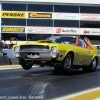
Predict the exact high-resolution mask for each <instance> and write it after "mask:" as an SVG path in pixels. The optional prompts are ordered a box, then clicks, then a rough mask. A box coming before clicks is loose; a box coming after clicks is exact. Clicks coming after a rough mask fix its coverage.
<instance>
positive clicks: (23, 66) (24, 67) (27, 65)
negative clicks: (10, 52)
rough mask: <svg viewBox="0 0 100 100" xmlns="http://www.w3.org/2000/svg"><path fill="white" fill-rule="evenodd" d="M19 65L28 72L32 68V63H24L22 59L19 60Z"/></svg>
mask: <svg viewBox="0 0 100 100" xmlns="http://www.w3.org/2000/svg"><path fill="white" fill-rule="evenodd" d="M19 63H20V64H21V66H22V68H23V69H25V70H29V69H31V68H32V65H33V64H32V63H30V62H28V61H25V60H24V59H19Z"/></svg>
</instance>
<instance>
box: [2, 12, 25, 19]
mask: <svg viewBox="0 0 100 100" xmlns="http://www.w3.org/2000/svg"><path fill="white" fill-rule="evenodd" d="M1 18H26V13H25V12H1Z"/></svg>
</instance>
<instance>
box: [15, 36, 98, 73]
mask: <svg viewBox="0 0 100 100" xmlns="http://www.w3.org/2000/svg"><path fill="white" fill-rule="evenodd" d="M13 50H14V52H15V56H16V57H17V58H18V59H19V62H20V64H21V66H22V68H23V69H25V70H29V69H31V68H32V66H33V64H38V65H40V66H41V67H44V66H45V65H49V66H53V67H54V68H55V69H56V70H62V71H64V72H68V71H71V70H72V69H78V68H80V67H81V68H82V69H83V70H84V71H95V70H96V68H97V65H98V55H99V52H98V50H97V48H96V47H94V46H93V45H92V44H91V43H90V41H89V40H88V39H87V38H81V37H79V36H50V37H49V38H47V39H46V40H38V41H36V42H27V43H26V44H20V45H14V46H13Z"/></svg>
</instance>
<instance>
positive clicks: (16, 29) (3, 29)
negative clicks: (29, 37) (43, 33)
mask: <svg viewBox="0 0 100 100" xmlns="http://www.w3.org/2000/svg"><path fill="white" fill-rule="evenodd" d="M1 32H2V33H3V32H4V33H5V32H14V33H15V32H16V33H23V32H25V27H1Z"/></svg>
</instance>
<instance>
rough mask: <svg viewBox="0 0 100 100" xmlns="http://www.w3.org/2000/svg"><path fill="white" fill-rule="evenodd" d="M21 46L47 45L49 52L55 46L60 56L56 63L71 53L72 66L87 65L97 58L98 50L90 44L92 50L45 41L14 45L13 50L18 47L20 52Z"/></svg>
mask: <svg viewBox="0 0 100 100" xmlns="http://www.w3.org/2000/svg"><path fill="white" fill-rule="evenodd" d="M41 41H42V42H41ZM43 41H44V43H43ZM21 45H48V46H49V47H50V48H49V50H51V47H52V46H56V47H57V51H58V53H59V56H60V55H61V57H58V58H57V59H56V60H57V61H63V59H64V58H65V56H66V55H67V54H68V53H69V52H73V54H74V62H73V64H74V65H83V63H86V65H89V64H90V63H91V61H92V59H93V58H94V57H96V56H98V50H97V49H96V48H95V47H94V46H92V44H91V43H90V45H91V46H92V47H93V50H89V49H86V48H82V47H79V46H76V45H71V44H61V43H48V41H47V40H39V41H36V42H27V43H25V44H20V45H14V46H13V49H14V47H15V46H18V47H19V50H20V46H21ZM25 60H36V59H25ZM38 60H43V59H38ZM45 60H50V59H45Z"/></svg>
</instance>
